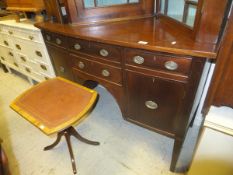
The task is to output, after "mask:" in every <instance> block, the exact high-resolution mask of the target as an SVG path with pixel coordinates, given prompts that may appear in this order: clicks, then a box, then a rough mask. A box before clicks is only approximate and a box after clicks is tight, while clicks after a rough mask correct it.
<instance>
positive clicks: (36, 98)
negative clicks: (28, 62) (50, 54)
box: [10, 77, 99, 174]
mask: <svg viewBox="0 0 233 175" xmlns="http://www.w3.org/2000/svg"><path fill="white" fill-rule="evenodd" d="M97 97H98V94H97V92H96V91H94V90H91V89H88V88H86V87H84V86H81V85H79V84H76V83H73V82H71V81H69V80H66V79H63V78H60V77H57V78H54V79H50V80H47V81H44V82H42V83H39V84H38V85H36V86H34V87H32V88H31V89H29V90H27V91H26V92H25V93H23V94H22V95H20V96H19V97H17V98H16V99H15V100H14V101H13V102H12V104H11V105H10V106H11V108H12V109H13V110H15V111H16V112H17V113H19V114H20V115H21V116H22V117H24V118H25V119H26V120H28V121H29V122H31V123H32V124H33V125H34V126H36V127H37V128H39V129H40V130H41V131H42V132H44V133H45V134H47V135H50V134H53V133H57V139H56V141H55V142H54V143H53V144H51V145H50V146H47V147H45V148H44V150H50V149H52V148H53V147H55V146H56V145H57V144H58V143H59V142H60V140H61V137H62V136H63V135H64V136H65V138H66V141H67V145H68V149H69V152H70V157H71V162H72V167H73V172H74V174H76V173H77V171H76V165H75V160H74V156H73V151H72V146H71V143H70V136H71V135H72V136H74V137H75V138H77V139H79V140H80V141H82V142H85V143H87V144H91V145H99V142H93V141H90V140H87V139H85V138H83V137H82V136H81V135H80V134H79V133H78V132H77V131H76V130H75V129H74V128H73V127H72V125H74V124H77V123H80V122H81V121H82V120H83V119H84V118H85V117H86V116H87V115H86V114H87V113H88V112H89V111H90V109H92V108H93V106H94V104H95V102H96V100H97Z"/></svg>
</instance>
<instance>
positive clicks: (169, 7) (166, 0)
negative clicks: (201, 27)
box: [160, 0, 198, 27]
mask: <svg viewBox="0 0 233 175" xmlns="http://www.w3.org/2000/svg"><path fill="white" fill-rule="evenodd" d="M197 5H198V0H161V9H160V11H161V13H162V14H164V15H166V16H169V17H171V18H173V19H175V20H177V21H180V22H182V23H184V24H186V25H187V26H190V27H193V26H194V22H195V16H196V11H197Z"/></svg>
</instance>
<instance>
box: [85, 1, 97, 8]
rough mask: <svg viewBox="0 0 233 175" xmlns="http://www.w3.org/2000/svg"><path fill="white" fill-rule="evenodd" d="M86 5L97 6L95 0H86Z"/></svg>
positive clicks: (89, 6)
mask: <svg viewBox="0 0 233 175" xmlns="http://www.w3.org/2000/svg"><path fill="white" fill-rule="evenodd" d="M84 7H85V8H93V7H95V3H94V0H84Z"/></svg>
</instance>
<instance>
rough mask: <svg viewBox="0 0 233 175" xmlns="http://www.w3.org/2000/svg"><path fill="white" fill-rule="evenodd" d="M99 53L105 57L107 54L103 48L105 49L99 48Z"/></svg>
mask: <svg viewBox="0 0 233 175" xmlns="http://www.w3.org/2000/svg"><path fill="white" fill-rule="evenodd" d="M100 55H101V56H103V57H107V56H108V55H109V53H108V51H107V50H105V49H101V50H100Z"/></svg>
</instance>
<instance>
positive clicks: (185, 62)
mask: <svg viewBox="0 0 233 175" xmlns="http://www.w3.org/2000/svg"><path fill="white" fill-rule="evenodd" d="M124 55H125V60H126V64H129V65H133V66H140V67H145V68H151V69H160V70H164V71H169V72H175V73H180V74H185V75H187V74H188V73H189V70H190V66H191V63H192V58H184V57H173V56H168V55H159V54H154V53H152V52H146V51H142V50H137V49H125V54H124Z"/></svg>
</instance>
